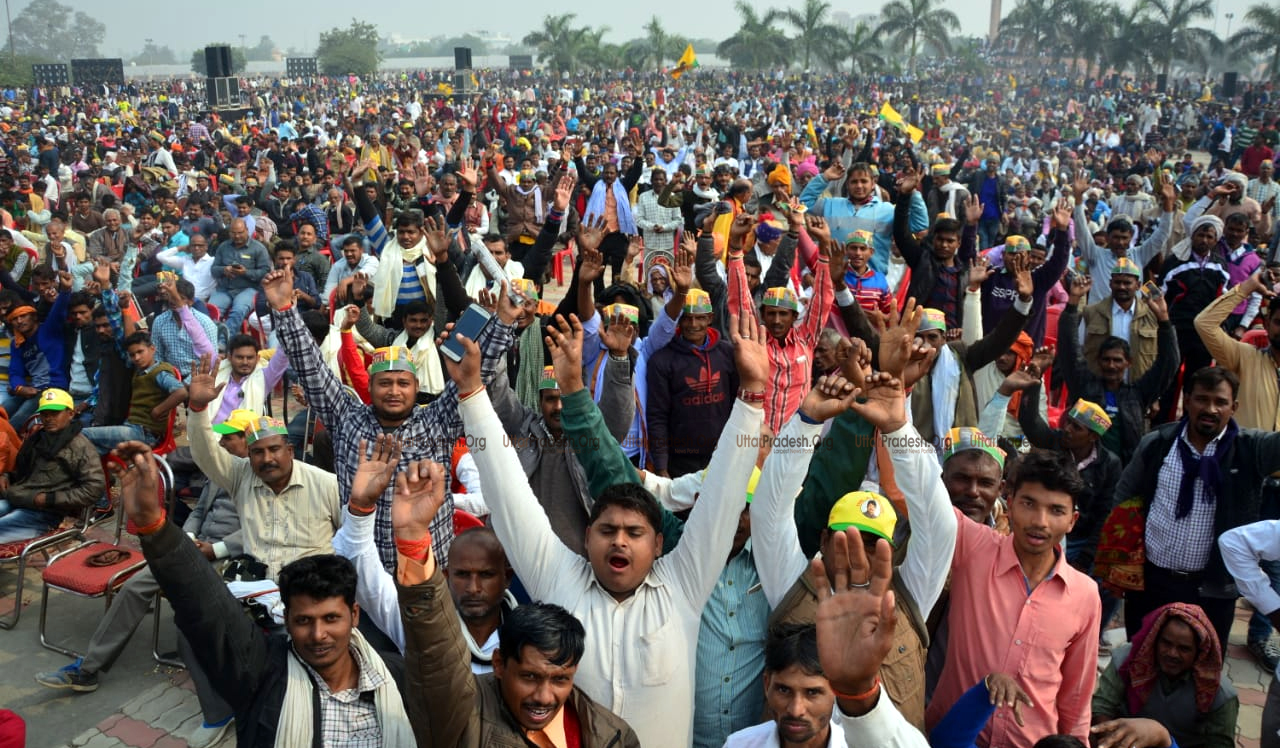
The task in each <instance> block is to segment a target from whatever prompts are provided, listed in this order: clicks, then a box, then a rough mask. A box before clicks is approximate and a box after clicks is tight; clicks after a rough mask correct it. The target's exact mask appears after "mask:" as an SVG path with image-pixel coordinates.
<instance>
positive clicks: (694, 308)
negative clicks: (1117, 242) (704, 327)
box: [684, 288, 713, 314]
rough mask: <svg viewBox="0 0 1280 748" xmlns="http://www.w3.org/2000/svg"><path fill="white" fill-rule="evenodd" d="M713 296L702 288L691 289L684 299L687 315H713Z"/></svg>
mask: <svg viewBox="0 0 1280 748" xmlns="http://www.w3.org/2000/svg"><path fill="white" fill-rule="evenodd" d="M712 311H713V310H712V308H711V295H710V294H708V293H707V292H706V291H703V290H702V289H701V288H691V289H689V293H687V294H685V297H684V313H685V314H711V313H712Z"/></svg>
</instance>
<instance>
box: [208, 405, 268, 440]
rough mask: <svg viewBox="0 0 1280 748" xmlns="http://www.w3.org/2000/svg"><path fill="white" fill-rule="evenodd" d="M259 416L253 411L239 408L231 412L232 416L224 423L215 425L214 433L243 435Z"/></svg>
mask: <svg viewBox="0 0 1280 748" xmlns="http://www.w3.org/2000/svg"><path fill="white" fill-rule="evenodd" d="M257 417H258V414H257V413H255V412H253V411H252V410H248V409H245V408H237V409H236V410H233V411H231V415H229V416H227V420H225V421H223V422H222V423H215V424H213V433H215V434H243V433H244V431H245V429H247V428H248V427H249V424H251V423H253V421H254V419H256V418H257Z"/></svg>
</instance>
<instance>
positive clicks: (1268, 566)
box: [1245, 561, 1280, 644]
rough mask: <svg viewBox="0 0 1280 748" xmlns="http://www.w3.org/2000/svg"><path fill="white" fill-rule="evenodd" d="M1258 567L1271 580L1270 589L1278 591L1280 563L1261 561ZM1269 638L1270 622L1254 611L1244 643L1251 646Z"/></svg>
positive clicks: (1250, 617)
mask: <svg viewBox="0 0 1280 748" xmlns="http://www.w3.org/2000/svg"><path fill="white" fill-rule="evenodd" d="M1258 565H1259V566H1261V567H1262V570H1263V571H1264V572H1266V573H1267V578H1268V579H1270V580H1271V589H1273V590H1278V591H1280V561H1263V562H1261V563H1260V564H1258ZM1269 638H1271V621H1269V620H1267V617H1266V616H1264V615H1262V614H1261V613H1259V612H1258V611H1256V610H1255V611H1254V612H1253V615H1251V616H1249V635H1248V637H1246V638H1245V641H1246V642H1248V643H1250V644H1252V643H1253V642H1265V641H1266V640H1267V639H1269Z"/></svg>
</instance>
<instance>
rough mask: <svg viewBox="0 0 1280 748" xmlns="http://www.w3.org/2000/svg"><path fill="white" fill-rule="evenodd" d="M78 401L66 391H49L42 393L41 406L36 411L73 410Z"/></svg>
mask: <svg viewBox="0 0 1280 748" xmlns="http://www.w3.org/2000/svg"><path fill="white" fill-rule="evenodd" d="M75 407H76V401H75V400H72V399H71V393H69V392H67V391H66V390H58V389H52V388H50V389H47V390H45V391H44V392H41V393H40V406H39V407H37V408H36V410H38V411H39V410H73V409H74V408H75Z"/></svg>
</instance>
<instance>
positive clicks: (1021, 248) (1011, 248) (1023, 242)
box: [1004, 234, 1031, 252]
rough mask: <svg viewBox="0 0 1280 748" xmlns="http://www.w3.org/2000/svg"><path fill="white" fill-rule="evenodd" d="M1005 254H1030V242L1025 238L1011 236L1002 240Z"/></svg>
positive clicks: (1015, 235)
mask: <svg viewBox="0 0 1280 748" xmlns="http://www.w3.org/2000/svg"><path fill="white" fill-rule="evenodd" d="M1004 251H1005V252H1030V251H1031V242H1029V241H1027V237H1025V236H1018V235H1017V234H1013V235H1011V236H1008V237H1006V238H1005V240H1004Z"/></svg>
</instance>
